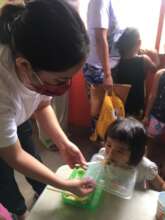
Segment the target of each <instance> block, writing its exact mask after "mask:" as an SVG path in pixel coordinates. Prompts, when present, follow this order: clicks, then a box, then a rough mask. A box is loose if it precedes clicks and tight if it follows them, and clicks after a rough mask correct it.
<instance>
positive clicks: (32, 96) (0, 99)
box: [0, 0, 95, 219]
mask: <svg viewBox="0 0 165 220" xmlns="http://www.w3.org/2000/svg"><path fill="white" fill-rule="evenodd" d="M88 44H89V42H88V38H87V35H86V32H85V29H84V26H83V24H82V21H81V19H80V18H79V16H78V14H77V12H76V11H75V10H74V9H73V8H71V7H70V6H69V5H68V4H67V3H65V2H64V1H62V0H49V1H47V0H36V1H32V2H29V3H28V4H27V5H26V6H24V5H17V6H16V5H7V6H4V8H2V11H1V16H0V103H1V105H0V122H1V123H0V158H1V160H2V161H3V162H4V163H5V164H6V166H8V167H11V168H13V169H17V170H18V171H20V172H21V173H23V174H24V175H25V176H28V177H31V178H33V179H35V180H38V181H40V182H42V183H45V184H50V185H52V186H55V187H59V188H61V189H63V190H68V191H71V192H73V193H75V194H77V195H80V196H83V195H86V194H88V193H90V192H91V191H92V190H93V188H94V185H95V184H94V183H93V181H91V180H82V181H79V180H78V181H71V180H64V179H61V178H59V177H57V176H56V175H55V174H54V173H53V172H52V171H51V170H49V169H48V168H47V167H45V166H44V165H43V164H41V163H40V162H39V161H38V160H36V159H35V158H33V157H32V156H31V155H29V153H27V152H25V151H24V150H23V148H22V147H21V144H20V141H19V138H18V136H17V127H18V126H19V125H21V124H22V123H23V122H25V121H26V120H27V119H28V118H30V117H31V116H32V115H33V116H34V117H35V118H36V120H37V121H38V123H39V124H40V126H41V127H42V129H43V130H44V131H45V132H46V133H47V135H48V136H49V137H51V139H52V141H53V142H54V143H55V144H56V145H57V146H58V147H59V151H60V153H61V155H62V157H63V158H64V160H65V161H66V162H67V163H68V164H69V165H70V166H71V167H73V166H74V164H75V163H80V164H82V165H83V164H85V163H86V161H85V159H84V157H83V155H82V154H81V152H80V151H79V149H78V148H77V147H76V146H75V145H74V144H73V143H72V142H71V141H70V140H69V139H68V138H67V136H66V135H65V134H64V132H63V131H62V129H61V128H60V126H59V124H58V121H57V119H56V116H55V114H54V111H53V110H52V108H51V105H50V100H51V97H49V96H54V95H62V94H63V93H64V92H65V91H66V90H67V89H68V88H69V86H70V84H71V78H72V76H73V75H74V74H75V73H76V72H77V71H78V70H79V69H80V68H81V67H82V65H83V62H84V60H85V58H86V56H87V53H88ZM0 172H1V174H2V175H1V176H3V178H1V179H0V201H2V200H3V204H4V205H5V206H6V207H7V208H8V209H9V211H11V212H15V213H16V214H17V216H18V217H19V218H18V219H25V212H26V207H24V206H22V204H20V206H19V207H18V206H17V207H18V209H17V210H15V208H14V207H13V206H12V205H13V204H15V205H16V204H17V205H18V201H17V203H14V202H15V201H14V198H15V197H14V196H12V200H13V201H12V204H10V201H11V199H9V198H8V197H7V196H10V195H9V194H10V193H14V192H13V191H12V192H11V190H10V178H13V177H12V176H11V177H8V176H7V177H6V175H5V172H3V169H2V168H1V167H0ZM9 192H10V193H9ZM4 196H6V200H5V199H4ZM10 197H11V196H10Z"/></svg>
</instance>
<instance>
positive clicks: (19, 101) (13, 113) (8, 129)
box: [0, 45, 50, 147]
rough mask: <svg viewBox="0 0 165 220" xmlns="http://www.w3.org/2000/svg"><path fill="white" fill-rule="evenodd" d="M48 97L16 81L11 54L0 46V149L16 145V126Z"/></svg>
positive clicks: (7, 49) (48, 98)
mask: <svg viewBox="0 0 165 220" xmlns="http://www.w3.org/2000/svg"><path fill="white" fill-rule="evenodd" d="M46 100H50V97H48V96H44V95H40V94H38V93H36V92H34V91H31V90H29V89H27V88H26V87H25V86H24V85H23V84H22V83H21V82H20V80H19V79H18V77H17V75H16V73H15V66H14V63H13V61H12V57H11V52H10V50H9V48H8V47H6V46H4V45H0V147H7V146H9V145H11V144H14V143H16V140H17V138H18V137H17V126H19V125H20V124H22V123H23V122H25V121H26V120H27V119H29V118H30V116H31V115H32V114H33V113H34V112H35V110H36V109H37V107H38V105H39V104H40V103H41V101H46Z"/></svg>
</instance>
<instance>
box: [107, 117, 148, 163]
mask: <svg viewBox="0 0 165 220" xmlns="http://www.w3.org/2000/svg"><path fill="white" fill-rule="evenodd" d="M108 137H110V138H112V139H114V140H117V141H120V142H122V143H124V144H126V145H127V146H128V147H129V150H130V152H131V156H130V160H129V165H132V166H137V165H138V163H139V162H140V161H141V159H142V157H143V155H144V153H145V145H146V140H147V136H146V130H145V128H144V126H143V125H142V123H140V122H139V121H138V120H136V119H134V118H132V117H128V118H119V119H117V120H116V121H115V122H113V123H112V124H111V125H110V126H109V128H108V130H107V133H106V136H105V141H106V140H107V138H108Z"/></svg>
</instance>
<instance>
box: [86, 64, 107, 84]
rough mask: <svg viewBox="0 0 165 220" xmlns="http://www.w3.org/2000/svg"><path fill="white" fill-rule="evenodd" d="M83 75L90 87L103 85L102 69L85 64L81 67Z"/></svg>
mask: <svg viewBox="0 0 165 220" xmlns="http://www.w3.org/2000/svg"><path fill="white" fill-rule="evenodd" d="M83 74H84V77H85V79H86V81H87V82H88V83H89V84H91V85H99V84H102V83H103V80H104V72H103V69H102V68H97V67H94V66H92V65H90V64H88V63H86V64H85V65H84V67H83Z"/></svg>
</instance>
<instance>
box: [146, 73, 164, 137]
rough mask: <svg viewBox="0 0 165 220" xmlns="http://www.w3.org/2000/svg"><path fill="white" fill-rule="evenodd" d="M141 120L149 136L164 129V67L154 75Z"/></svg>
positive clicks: (153, 135) (155, 134) (159, 133)
mask: <svg viewBox="0 0 165 220" xmlns="http://www.w3.org/2000/svg"><path fill="white" fill-rule="evenodd" d="M143 122H144V124H145V125H146V126H147V127H148V128H147V132H148V135H149V136H152V137H155V136H158V135H161V134H162V133H163V131H164V130H165V69H161V70H159V71H158V72H157V73H156V75H155V78H154V80H153V85H152V89H151V93H150V96H149V99H148V103H147V106H146V112H145V116H144V119H143Z"/></svg>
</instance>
